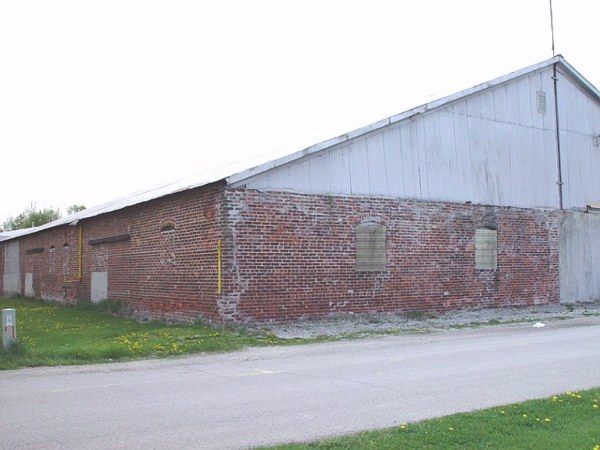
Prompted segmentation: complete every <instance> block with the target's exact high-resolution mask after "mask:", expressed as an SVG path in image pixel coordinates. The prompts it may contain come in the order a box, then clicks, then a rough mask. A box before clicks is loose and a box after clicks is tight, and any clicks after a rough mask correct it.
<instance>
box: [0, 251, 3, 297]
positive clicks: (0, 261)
mask: <svg viewBox="0 0 600 450" xmlns="http://www.w3.org/2000/svg"><path fill="white" fill-rule="evenodd" d="M2 274H4V245H3V244H2V242H0V295H2V293H3V292H4V277H3V276H2Z"/></svg>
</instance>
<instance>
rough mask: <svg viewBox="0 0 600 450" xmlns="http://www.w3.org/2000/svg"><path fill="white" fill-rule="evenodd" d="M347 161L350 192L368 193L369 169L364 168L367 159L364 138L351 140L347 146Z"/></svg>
mask: <svg viewBox="0 0 600 450" xmlns="http://www.w3.org/2000/svg"><path fill="white" fill-rule="evenodd" d="M348 148H349V150H348V162H349V165H350V182H351V186H352V192H351V194H368V193H369V171H368V170H365V168H366V164H367V161H368V158H367V144H366V142H365V140H364V139H358V140H356V141H354V142H351V143H350V144H349V146H348Z"/></svg>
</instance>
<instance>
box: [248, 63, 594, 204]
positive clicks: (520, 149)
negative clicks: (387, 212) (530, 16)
mask: <svg viewBox="0 0 600 450" xmlns="http://www.w3.org/2000/svg"><path fill="white" fill-rule="evenodd" d="M552 76H553V72H552V67H551V66H547V67H545V68H544V69H542V70H538V71H534V72H531V73H528V74H526V75H524V76H522V77H520V78H516V79H513V80H511V81H509V82H508V83H505V84H501V85H498V86H495V87H493V88H489V89H485V90H483V91H480V92H478V93H476V94H474V95H472V96H467V97H464V98H459V99H457V100H456V101H455V102H454V103H451V104H447V105H444V106H442V107H440V108H437V109H433V110H430V111H427V112H425V113H424V114H416V115H414V116H413V117H410V118H407V119H405V120H402V121H399V122H397V123H394V124H392V125H389V126H387V127H383V128H380V129H378V130H375V131H373V132H371V133H369V134H366V135H364V136H359V137H356V138H354V139H351V140H349V141H347V142H344V143H342V144H338V145H336V146H333V147H331V148H326V149H324V150H322V151H320V152H317V153H315V154H312V155H307V156H305V157H303V158H300V159H297V160H296V161H294V162H292V163H288V164H284V165H282V166H278V167H277V166H276V167H275V168H273V169H271V170H267V171H265V172H262V173H260V174H257V175H256V176H255V177H251V178H249V179H246V180H244V184H245V185H246V186H247V187H248V188H253V189H259V190H289V191H296V192H306V193H316V194H350V195H378V196H390V197H401V198H415V199H422V200H434V201H451V202H473V203H480V204H493V205H502V206H515V207H555V208H557V207H559V194H558V184H557V181H558V170H557V167H558V166H557V151H556V131H555V125H556V120H555V115H554V88H553V80H552ZM538 92H542V93H543V95H544V96H545V99H546V103H545V106H546V107H545V112H539V111H538V100H539V99H538ZM558 97H559V106H560V107H561V108H567V110H568V111H577V113H576V114H574V115H571V116H570V117H568V118H565V119H562V118H561V123H560V127H561V142H562V144H563V147H564V150H563V152H564V156H563V166H564V167H563V178H564V182H565V186H564V189H565V192H566V195H565V201H566V204H565V207H572V206H573V207H581V206H585V201H587V200H589V197H591V198H596V197H598V198H599V199H600V194H599V192H600V190H599V188H600V177H598V176H596V177H593V176H592V174H593V172H595V173H598V170H600V165H599V162H600V161H599V154H600V150H598V149H594V148H592V147H593V143H592V141H593V139H592V130H594V129H595V130H596V133H597V132H600V123H599V121H600V119H599V113H598V110H599V105H598V103H597V101H595V100H594V99H593V98H592V97H590V96H589V95H588V94H586V93H585V92H584V91H583V90H581V89H579V88H578V87H577V86H576V85H575V84H573V82H572V81H571V80H570V79H569V78H567V77H566V76H564V75H561V74H559V95H558ZM541 106H543V104H542V105H541ZM542 111H543V108H542ZM564 114H565V113H564V112H561V114H560V116H561V117H562V116H563V115H564ZM563 141H564V142H563ZM584 143H585V145H584ZM584 185H585V186H584ZM575 192H577V195H576V194H575ZM594 195H595V197H594ZM584 197H585V200H583V198H584Z"/></svg>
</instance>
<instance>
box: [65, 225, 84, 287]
mask: <svg viewBox="0 0 600 450" xmlns="http://www.w3.org/2000/svg"><path fill="white" fill-rule="evenodd" d="M82 278H83V226H82V225H81V224H79V230H78V236H77V278H74V279H70V280H64V281H63V283H66V284H71V283H78V282H80V281H81V279H82Z"/></svg>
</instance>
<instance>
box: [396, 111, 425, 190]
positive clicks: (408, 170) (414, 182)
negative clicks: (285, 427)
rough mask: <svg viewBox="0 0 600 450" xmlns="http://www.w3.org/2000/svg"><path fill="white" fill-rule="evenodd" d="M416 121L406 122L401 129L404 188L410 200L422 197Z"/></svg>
mask: <svg viewBox="0 0 600 450" xmlns="http://www.w3.org/2000/svg"><path fill="white" fill-rule="evenodd" d="M414 128H415V123H414V121H410V120H409V121H406V122H404V123H403V124H402V126H401V127H400V143H401V146H402V154H403V158H402V160H403V164H402V186H403V189H404V195H405V196H406V197H408V198H419V197H420V196H421V191H420V186H419V161H418V158H417V151H418V148H417V145H416V144H415V142H414V136H415V135H416V132H415V131H414Z"/></svg>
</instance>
